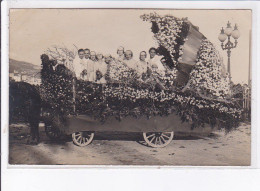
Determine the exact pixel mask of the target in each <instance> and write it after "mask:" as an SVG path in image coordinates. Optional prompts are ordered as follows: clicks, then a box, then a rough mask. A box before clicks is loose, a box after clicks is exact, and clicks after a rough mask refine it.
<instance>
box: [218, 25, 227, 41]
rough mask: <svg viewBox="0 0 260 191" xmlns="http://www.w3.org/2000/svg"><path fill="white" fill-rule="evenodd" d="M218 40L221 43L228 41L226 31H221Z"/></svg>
mask: <svg viewBox="0 0 260 191" xmlns="http://www.w3.org/2000/svg"><path fill="white" fill-rule="evenodd" d="M218 39H219V41H220V42H224V41H225V40H226V39H227V35H226V34H225V33H224V29H223V28H222V29H221V32H220V34H219V35H218Z"/></svg>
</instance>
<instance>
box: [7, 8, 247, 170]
mask: <svg viewBox="0 0 260 191" xmlns="http://www.w3.org/2000/svg"><path fill="white" fill-rule="evenodd" d="M9 23H10V26H9V129H8V134H9V137H8V140H9V143H8V144H9V145H8V147H9V153H8V162H9V164H10V165H90V166H92V165H125V166H127V165H131V166H133V165H136V166H140V165H141V166H250V165H251V81H252V80H251V76H252V75H251V42H252V41H251V33H252V11H251V10H250V9H237V10H236V9H225V10H224V9H219V10H218V9H211V10H209V9H208V10H207V9H101V8H100V9H90V8H89V9H88V8H82V9H76V8H75V9H72V8H67V9H61V8H60V9H58V8H52V9H47V8H37V9H33V8H27V9H23V8H19V9H18V8H13V9H10V10H9Z"/></svg>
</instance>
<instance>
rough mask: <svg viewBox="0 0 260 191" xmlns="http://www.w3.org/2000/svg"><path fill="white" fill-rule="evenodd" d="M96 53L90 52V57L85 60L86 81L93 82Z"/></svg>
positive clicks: (94, 78)
mask: <svg viewBox="0 0 260 191" xmlns="http://www.w3.org/2000/svg"><path fill="white" fill-rule="evenodd" d="M95 65H96V53H95V52H94V51H91V52H90V59H88V60H87V77H86V79H85V80H86V81H90V82H95V80H96V74H95V73H96V70H95Z"/></svg>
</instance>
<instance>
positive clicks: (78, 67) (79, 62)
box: [70, 49, 87, 80]
mask: <svg viewBox="0 0 260 191" xmlns="http://www.w3.org/2000/svg"><path fill="white" fill-rule="evenodd" d="M84 55H85V53H84V50H83V49H79V50H78V55H76V57H75V59H74V60H73V64H72V68H70V69H71V70H72V71H73V73H74V75H75V76H76V78H78V79H83V80H84V79H85V76H86V74H87V70H86V68H87V62H86V59H85V58H84Z"/></svg>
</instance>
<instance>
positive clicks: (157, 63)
mask: <svg viewBox="0 0 260 191" xmlns="http://www.w3.org/2000/svg"><path fill="white" fill-rule="evenodd" d="M149 54H150V59H149V60H148V67H149V69H151V71H152V72H156V73H158V74H161V75H164V74H165V67H164V66H163V64H162V62H161V59H162V58H161V57H159V56H158V55H157V50H156V48H154V47H152V48H150V49H149Z"/></svg>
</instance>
